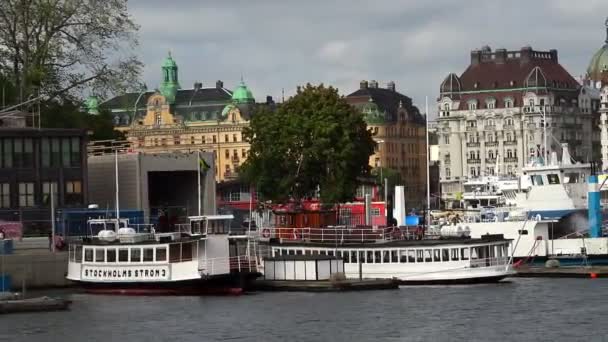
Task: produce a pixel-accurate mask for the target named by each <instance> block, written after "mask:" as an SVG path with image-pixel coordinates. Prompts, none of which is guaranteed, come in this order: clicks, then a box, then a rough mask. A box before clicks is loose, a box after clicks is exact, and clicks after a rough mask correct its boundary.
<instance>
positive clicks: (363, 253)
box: [359, 251, 365, 263]
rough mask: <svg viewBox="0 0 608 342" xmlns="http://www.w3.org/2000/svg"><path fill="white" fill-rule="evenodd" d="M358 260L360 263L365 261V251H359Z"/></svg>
mask: <svg viewBox="0 0 608 342" xmlns="http://www.w3.org/2000/svg"><path fill="white" fill-rule="evenodd" d="M359 262H360V263H364V262H365V252H363V251H359Z"/></svg>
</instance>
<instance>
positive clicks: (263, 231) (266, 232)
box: [262, 228, 270, 238]
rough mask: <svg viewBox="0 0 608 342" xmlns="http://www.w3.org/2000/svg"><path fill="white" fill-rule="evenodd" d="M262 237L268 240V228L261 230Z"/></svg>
mask: <svg viewBox="0 0 608 342" xmlns="http://www.w3.org/2000/svg"><path fill="white" fill-rule="evenodd" d="M262 237H263V238H269V237H270V229H268V228H264V229H262Z"/></svg>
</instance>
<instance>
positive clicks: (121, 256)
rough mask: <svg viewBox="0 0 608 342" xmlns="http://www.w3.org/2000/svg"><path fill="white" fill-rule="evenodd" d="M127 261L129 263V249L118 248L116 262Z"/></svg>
mask: <svg viewBox="0 0 608 342" xmlns="http://www.w3.org/2000/svg"><path fill="white" fill-rule="evenodd" d="M128 261H129V249H128V248H120V249H119V250H118V262H128Z"/></svg>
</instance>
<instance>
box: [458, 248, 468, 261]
mask: <svg viewBox="0 0 608 342" xmlns="http://www.w3.org/2000/svg"><path fill="white" fill-rule="evenodd" d="M460 256H461V258H460V259H461V260H469V249H468V248H461V249H460Z"/></svg>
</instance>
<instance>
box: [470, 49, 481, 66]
mask: <svg viewBox="0 0 608 342" xmlns="http://www.w3.org/2000/svg"><path fill="white" fill-rule="evenodd" d="M479 63H481V51H479V50H473V51H471V65H477V64H479Z"/></svg>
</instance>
